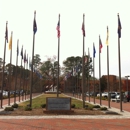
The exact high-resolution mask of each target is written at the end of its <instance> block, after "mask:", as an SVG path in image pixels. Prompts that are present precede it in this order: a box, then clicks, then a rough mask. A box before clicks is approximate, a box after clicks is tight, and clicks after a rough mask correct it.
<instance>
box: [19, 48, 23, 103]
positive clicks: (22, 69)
mask: <svg viewBox="0 0 130 130" xmlns="http://www.w3.org/2000/svg"><path fill="white" fill-rule="evenodd" d="M22 60H23V46H22V49H21V69H20V91H21V79H22V70H23V68H22ZM20 91H19V102H20V96H21V95H20V94H21V93H20Z"/></svg>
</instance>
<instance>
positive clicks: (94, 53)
mask: <svg viewBox="0 0 130 130" xmlns="http://www.w3.org/2000/svg"><path fill="white" fill-rule="evenodd" d="M94 56H95V46H94V43H93V90H94V98H93V102H94V104H95V63H94V60H95V58H94Z"/></svg>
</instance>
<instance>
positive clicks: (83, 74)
mask: <svg viewBox="0 0 130 130" xmlns="http://www.w3.org/2000/svg"><path fill="white" fill-rule="evenodd" d="M84 17H85V15H84V14H83V26H84ZM84 76H85V73H84V34H83V57H82V100H83V108H84V107H85V100H84Z"/></svg>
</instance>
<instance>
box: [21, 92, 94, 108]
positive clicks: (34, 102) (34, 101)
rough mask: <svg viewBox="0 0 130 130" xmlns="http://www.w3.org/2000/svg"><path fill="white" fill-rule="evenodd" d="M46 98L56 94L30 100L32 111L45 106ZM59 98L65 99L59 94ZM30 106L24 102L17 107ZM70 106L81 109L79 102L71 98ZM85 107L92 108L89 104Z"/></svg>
mask: <svg viewBox="0 0 130 130" xmlns="http://www.w3.org/2000/svg"><path fill="white" fill-rule="evenodd" d="M47 97H57V95H56V94H43V95H41V96H39V97H37V98H34V99H32V109H34V108H41V105H42V104H46V98H47ZM59 97H66V96H65V95H63V94H59ZM28 104H30V101H25V102H23V103H20V104H19V107H26V106H27V105H28ZM71 104H75V106H76V108H83V103H82V101H80V100H77V99H73V98H71ZM85 105H89V106H93V105H91V104H88V103H86V104H85Z"/></svg>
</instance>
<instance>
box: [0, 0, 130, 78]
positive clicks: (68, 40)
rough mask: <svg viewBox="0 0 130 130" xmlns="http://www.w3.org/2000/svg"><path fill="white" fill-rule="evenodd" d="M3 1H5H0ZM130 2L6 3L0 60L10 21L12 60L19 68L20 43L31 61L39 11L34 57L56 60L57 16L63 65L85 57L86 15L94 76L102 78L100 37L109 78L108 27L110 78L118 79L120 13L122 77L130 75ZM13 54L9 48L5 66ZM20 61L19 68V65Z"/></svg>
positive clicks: (0, 11)
mask: <svg viewBox="0 0 130 130" xmlns="http://www.w3.org/2000/svg"><path fill="white" fill-rule="evenodd" d="M1 1H2V0H1ZM129 5H130V1H129V0H125V1H123V0H109V1H108V0H91V1H90V0H66V1H65V0H31V1H27V0H4V1H2V2H1V8H0V30H1V31H0V43H1V47H0V57H1V58H3V53H4V41H5V40H4V36H5V24H6V21H8V35H9V39H10V34H11V31H13V54H12V55H13V58H12V63H13V64H14V65H15V64H16V46H17V39H19V50H21V47H22V45H23V48H24V50H25V49H26V53H28V55H29V57H32V41H33V19H34V10H36V22H37V28H38V30H37V33H36V35H35V50H34V54H40V56H41V60H42V61H44V60H46V55H48V56H53V55H56V56H57V46H58V39H57V31H56V26H57V22H58V14H59V13H60V15H61V20H60V21H61V23H60V30H61V37H60V64H61V65H62V62H63V60H65V59H66V58H67V57H70V56H82V45H83V40H82V39H83V36H82V30H81V26H82V21H83V13H84V14H85V30H86V37H85V51H86V54H87V53H88V52H87V50H88V47H89V50H90V55H91V56H93V42H94V43H95V48H96V57H95V76H96V77H99V71H98V68H99V50H98V48H99V35H100V36H101V40H102V44H103V48H102V53H101V75H106V74H107V47H106V44H105V43H106V32H107V30H106V27H107V26H108V27H109V58H110V59H109V62H110V65H109V66H110V68H109V71H110V74H114V75H117V76H118V75H119V69H118V35H117V26H118V25H117V13H119V15H120V20H121V24H122V37H121V39H120V51H121V76H122V77H124V76H125V75H129V74H130V67H129V66H130V60H129V56H130V51H129V28H130V26H129V23H130V18H129V14H128V13H129V10H130V9H129ZM9 58H10V51H9V50H8V44H7V48H6V63H9ZM20 59H21V57H20V56H19V59H18V60H19V61H18V64H19V65H20Z"/></svg>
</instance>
